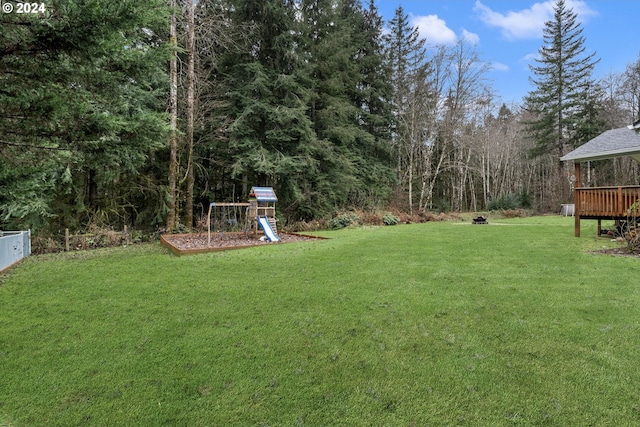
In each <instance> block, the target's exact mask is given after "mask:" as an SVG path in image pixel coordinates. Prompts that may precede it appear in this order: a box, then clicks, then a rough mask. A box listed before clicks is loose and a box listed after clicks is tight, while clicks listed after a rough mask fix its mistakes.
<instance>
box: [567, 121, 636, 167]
mask: <svg viewBox="0 0 640 427" xmlns="http://www.w3.org/2000/svg"><path fill="white" fill-rule="evenodd" d="M622 156H630V157H631V158H633V159H634V160H635V161H637V162H640V135H638V134H637V133H636V131H635V130H633V128H632V129H629V128H628V127H624V128H620V129H611V130H608V131H606V132H604V133H602V134H600V135H598V136H596V137H595V138H593V139H592V140H591V141H589V142H587V143H586V144H583V145H581V146H580V147H578V148H576V149H575V150H573V151H572V152H570V153H568V154H567V155H565V156H563V157H561V158H560V160H561V161H563V162H566V161H569V160H574V161H578V162H587V161H590V160H602V159H611V158H614V157H622Z"/></svg>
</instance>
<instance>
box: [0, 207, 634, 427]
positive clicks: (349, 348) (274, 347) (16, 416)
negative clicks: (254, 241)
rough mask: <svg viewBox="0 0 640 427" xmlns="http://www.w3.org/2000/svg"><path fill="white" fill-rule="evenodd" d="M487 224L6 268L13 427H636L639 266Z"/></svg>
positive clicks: (546, 230) (541, 230)
mask: <svg viewBox="0 0 640 427" xmlns="http://www.w3.org/2000/svg"><path fill="white" fill-rule="evenodd" d="M490 222H491V223H492V225H488V226H472V225H470V224H468V223H453V222H444V223H427V224H420V225H402V226H395V227H383V228H359V229H347V230H341V231H335V232H322V233H319V234H321V235H323V236H327V237H331V240H324V241H313V242H305V243H296V244H288V245H272V246H267V247H259V248H251V249H246V250H241V251H230V252H218V253H215V254H203V255H196V256H188V257H174V256H170V255H168V254H167V252H166V251H165V250H164V249H162V248H160V247H159V246H156V245H147V246H134V247H128V248H123V249H110V250H97V251H91V252H84V253H70V254H61V255H53V256H40V257H31V258H28V259H26V260H24V261H23V262H22V263H20V264H19V265H18V266H17V267H15V268H14V269H12V270H11V271H10V273H9V275H8V276H6V277H4V279H3V278H0V307H1V309H0V375H1V380H0V425H2V426H5V425H7V426H74V425H78V426H80V425H82V426H84V425H92V426H117V425H122V426H124V425H127V426H132V425H146V426H161V425H171V426H228V425H229V426H230V425H239V426H244V425H248V426H254V425H255V426H267V425H268V426H304V425H306V426H329V425H330V426H368V425H376V426H398V425H400V426H412V425H415V426H423V425H472V426H478V425H497V426H501V425H504V426H510V425H616V426H617V425H638V424H639V423H640V401H639V400H638V390H639V389H640V363H638V354H639V353H640V288H639V286H638V281H637V277H638V268H639V267H640V259H638V258H624V257H610V256H603V255H594V254H592V253H590V251H591V250H593V249H597V248H600V247H601V246H603V245H610V244H611V243H610V242H609V241H608V240H606V239H595V238H594V237H593V235H594V234H595V229H594V227H593V225H594V224H593V223H589V222H586V221H585V222H583V230H582V235H583V237H582V238H580V239H576V238H574V237H573V219H572V218H561V217H534V218H521V219H513V220H490ZM498 223H501V224H502V225H499V224H498Z"/></svg>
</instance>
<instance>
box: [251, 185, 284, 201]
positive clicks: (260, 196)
mask: <svg viewBox="0 0 640 427" xmlns="http://www.w3.org/2000/svg"><path fill="white" fill-rule="evenodd" d="M251 194H254V195H255V197H256V200H257V201H259V202H277V201H278V197H277V196H276V193H275V191H273V188H271V187H251Z"/></svg>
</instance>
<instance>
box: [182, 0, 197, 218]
mask: <svg viewBox="0 0 640 427" xmlns="http://www.w3.org/2000/svg"><path fill="white" fill-rule="evenodd" d="M195 8H196V6H195V3H194V0H189V10H188V12H187V117H186V122H187V123H186V127H187V128H186V133H185V136H186V138H187V189H186V200H185V208H184V223H185V225H186V227H187V229H191V227H193V224H194V221H193V187H194V183H195V176H194V173H193V126H194V111H195V105H194V104H195V100H194V98H195V96H194V93H195V50H196V48H195V44H196V43H195Z"/></svg>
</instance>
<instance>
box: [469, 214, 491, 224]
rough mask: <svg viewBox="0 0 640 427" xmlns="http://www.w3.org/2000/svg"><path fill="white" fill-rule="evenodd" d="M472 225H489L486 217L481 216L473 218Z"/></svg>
mask: <svg viewBox="0 0 640 427" xmlns="http://www.w3.org/2000/svg"><path fill="white" fill-rule="evenodd" d="M473 223H474V224H489V223H488V222H487V217H486V216H482V215H480V216H477V217H475V218H473Z"/></svg>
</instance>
